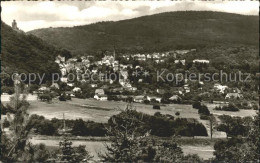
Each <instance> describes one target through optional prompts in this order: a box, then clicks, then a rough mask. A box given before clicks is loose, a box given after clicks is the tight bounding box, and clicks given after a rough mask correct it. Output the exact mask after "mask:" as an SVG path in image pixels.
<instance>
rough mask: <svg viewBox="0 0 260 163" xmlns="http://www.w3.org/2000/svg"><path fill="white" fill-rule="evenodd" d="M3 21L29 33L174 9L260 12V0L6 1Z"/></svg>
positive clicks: (3, 7)
mask: <svg viewBox="0 0 260 163" xmlns="http://www.w3.org/2000/svg"><path fill="white" fill-rule="evenodd" d="M1 6H2V13H1V18H2V20H3V21H4V22H5V23H6V24H8V25H11V24H12V21H13V19H15V20H16V21H17V24H18V27H19V28H20V29H21V30H23V31H25V32H27V31H30V30H34V29H38V28H48V27H72V26H77V25H85V24H91V23H95V22H99V21H118V20H123V19H131V18H135V17H140V16H144V15H152V14H157V13H162V12H170V11H186V10H195V11H220V12H229V13H237V14H243V15H258V12H259V2H258V1H250V0H245V1H227V0H214V1H213V0H212V1H198V0H195V1H192V0H183V1H170V0H165V1H162V0H161V1H138V0H137V1H120V2H119V1H118V2H115V1H59V2H57V1H56V2H54V1H15V2H14V1H5V2H1Z"/></svg>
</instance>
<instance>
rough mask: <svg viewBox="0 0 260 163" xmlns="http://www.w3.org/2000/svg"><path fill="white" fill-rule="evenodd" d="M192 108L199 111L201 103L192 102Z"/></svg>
mask: <svg viewBox="0 0 260 163" xmlns="http://www.w3.org/2000/svg"><path fill="white" fill-rule="evenodd" d="M192 107H193V108H194V109H199V108H200V107H201V103H200V102H199V101H196V102H194V103H193V104H192Z"/></svg>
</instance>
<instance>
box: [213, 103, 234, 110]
mask: <svg viewBox="0 0 260 163" xmlns="http://www.w3.org/2000/svg"><path fill="white" fill-rule="evenodd" d="M215 110H222V111H239V109H238V107H237V106H236V105H235V104H232V103H231V104H228V105H225V106H222V107H221V106H216V107H215Z"/></svg>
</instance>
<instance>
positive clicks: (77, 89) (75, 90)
mask: <svg viewBox="0 0 260 163" xmlns="http://www.w3.org/2000/svg"><path fill="white" fill-rule="evenodd" d="M72 91H73V92H80V91H81V88H79V87H75V88H73V90H72Z"/></svg>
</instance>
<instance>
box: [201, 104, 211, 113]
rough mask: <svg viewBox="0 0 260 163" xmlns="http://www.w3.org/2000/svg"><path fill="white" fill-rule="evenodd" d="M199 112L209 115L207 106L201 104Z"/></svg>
mask: <svg viewBox="0 0 260 163" xmlns="http://www.w3.org/2000/svg"><path fill="white" fill-rule="evenodd" d="M198 113H199V114H204V115H210V112H209V109H208V107H207V106H205V105H202V106H201V107H200V108H199V110H198Z"/></svg>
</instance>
